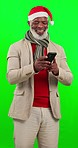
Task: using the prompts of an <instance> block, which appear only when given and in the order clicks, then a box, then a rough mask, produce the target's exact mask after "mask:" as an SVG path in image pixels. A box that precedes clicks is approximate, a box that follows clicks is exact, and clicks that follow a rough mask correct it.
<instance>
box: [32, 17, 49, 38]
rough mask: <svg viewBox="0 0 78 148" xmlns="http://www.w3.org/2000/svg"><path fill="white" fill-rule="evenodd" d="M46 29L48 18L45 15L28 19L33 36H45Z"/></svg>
mask: <svg viewBox="0 0 78 148" xmlns="http://www.w3.org/2000/svg"><path fill="white" fill-rule="evenodd" d="M47 29H48V19H47V17H37V18H35V19H34V20H32V21H30V30H31V32H32V34H33V36H34V34H35V35H37V36H39V37H43V36H44V37H46V36H47Z"/></svg>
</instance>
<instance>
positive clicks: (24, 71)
mask: <svg viewBox="0 0 78 148" xmlns="http://www.w3.org/2000/svg"><path fill="white" fill-rule="evenodd" d="M7 60H8V64H7V79H8V81H9V83H10V84H17V83H21V82H23V81H26V80H28V79H29V78H30V77H31V76H32V75H33V73H34V70H33V63H31V64H27V65H26V66H24V67H21V66H20V56H19V53H18V51H17V50H16V49H15V47H14V46H13V45H11V46H10V49H9V52H8V55H7Z"/></svg>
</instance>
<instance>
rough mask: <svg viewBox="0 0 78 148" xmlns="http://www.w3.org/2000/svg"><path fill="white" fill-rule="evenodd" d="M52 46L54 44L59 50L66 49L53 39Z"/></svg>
mask: <svg viewBox="0 0 78 148" xmlns="http://www.w3.org/2000/svg"><path fill="white" fill-rule="evenodd" d="M50 46H53V47H55V48H56V49H58V50H63V49H64V48H63V47H62V46H61V45H59V44H57V43H54V42H52V41H50Z"/></svg>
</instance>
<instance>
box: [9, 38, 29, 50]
mask: <svg viewBox="0 0 78 148" xmlns="http://www.w3.org/2000/svg"><path fill="white" fill-rule="evenodd" d="M29 44H30V43H29V41H27V40H26V39H25V38H24V39H21V40H19V41H17V42H15V43H13V44H11V45H10V47H9V50H16V51H20V50H21V49H23V48H26V47H27V46H28V45H29Z"/></svg>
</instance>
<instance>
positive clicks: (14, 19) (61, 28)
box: [0, 0, 78, 148]
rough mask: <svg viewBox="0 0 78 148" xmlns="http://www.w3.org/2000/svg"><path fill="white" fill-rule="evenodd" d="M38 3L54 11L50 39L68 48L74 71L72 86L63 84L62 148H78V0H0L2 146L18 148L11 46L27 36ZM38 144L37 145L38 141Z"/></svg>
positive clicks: (68, 59)
mask: <svg viewBox="0 0 78 148" xmlns="http://www.w3.org/2000/svg"><path fill="white" fill-rule="evenodd" d="M36 5H44V6H46V7H47V8H49V9H50V11H51V12H52V13H53V19H54V21H55V25H54V26H50V25H49V33H50V38H51V40H52V41H53V42H55V43H58V44H60V45H61V46H63V47H64V49H65V52H66V55H67V62H68V65H69V67H70V69H71V71H72V73H73V76H74V78H73V82H72V85H71V86H64V85H62V84H60V83H59V92H60V100H61V112H62V118H61V120H60V135H59V148H78V1H77V0H73V1H71V0H69V1H68V0H35V1H33V0H28V1H27V0H12V1H11V0H3V1H0V148H14V143H13V121H12V119H11V118H9V117H8V110H9V107H10V104H11V102H12V97H13V91H14V88H15V85H14V86H13V85H10V84H9V83H8V81H7V79H6V72H7V60H6V57H7V52H8V49H9V46H10V45H11V44H12V43H14V42H16V41H18V40H20V39H22V38H24V35H25V32H26V31H27V30H28V29H29V26H28V25H27V16H28V13H29V11H30V9H31V8H32V7H34V6H36ZM34 147H35V148H37V147H38V145H37V141H35V144H34Z"/></svg>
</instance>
